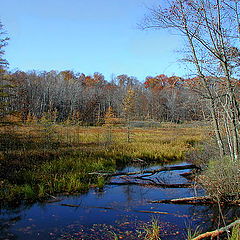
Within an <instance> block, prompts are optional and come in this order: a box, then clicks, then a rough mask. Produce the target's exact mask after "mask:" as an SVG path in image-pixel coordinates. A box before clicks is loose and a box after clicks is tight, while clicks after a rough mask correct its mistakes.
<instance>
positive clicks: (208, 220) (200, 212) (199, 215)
mask: <svg viewBox="0 0 240 240" xmlns="http://www.w3.org/2000/svg"><path fill="white" fill-rule="evenodd" d="M189 214H190V215H191V217H190V219H189V220H190V222H192V224H191V225H192V227H194V228H196V227H200V228H201V230H202V231H209V230H214V229H217V228H219V227H222V226H223V225H225V223H229V222H232V221H233V220H234V219H235V218H239V217H240V209H239V208H238V207H236V206H229V205H228V206H227V205H225V206H220V208H219V206H218V205H216V204H215V205H211V206H191V207H189ZM223 216H224V219H223Z"/></svg>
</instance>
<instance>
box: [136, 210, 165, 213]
mask: <svg viewBox="0 0 240 240" xmlns="http://www.w3.org/2000/svg"><path fill="white" fill-rule="evenodd" d="M135 212H141V213H155V214H170V213H168V212H159V211H148V210H135Z"/></svg>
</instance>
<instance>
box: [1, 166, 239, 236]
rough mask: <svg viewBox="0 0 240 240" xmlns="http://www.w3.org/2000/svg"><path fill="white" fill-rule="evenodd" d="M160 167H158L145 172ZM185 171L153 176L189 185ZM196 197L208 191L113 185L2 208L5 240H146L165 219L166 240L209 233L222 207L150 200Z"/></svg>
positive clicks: (231, 211) (229, 215)
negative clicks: (149, 228)
mask: <svg viewBox="0 0 240 240" xmlns="http://www.w3.org/2000/svg"><path fill="white" fill-rule="evenodd" d="M181 164H182V165H186V164H187V163H181ZM177 165H180V164H179V163H178V164H177ZM171 166H174V165H171ZM159 167H161V166H159V165H155V166H148V167H147V168H146V167H144V169H155V168H159ZM142 169H143V167H139V166H128V167H125V168H123V169H121V170H119V171H123V172H128V171H129V172H132V171H139V170H142ZM185 172H189V170H177V171H166V172H160V173H158V174H155V175H154V176H153V177H154V178H155V179H157V180H158V182H164V183H171V184H172V183H180V184H182V183H189V180H187V179H186V178H184V177H182V176H181V175H180V174H181V173H185ZM111 181H112V182H121V181H123V179H122V178H121V177H115V178H113V179H112V180H111ZM124 181H125V182H126V179H124ZM196 195H197V196H202V195H204V191H203V190H202V189H199V188H159V187H156V186H155V187H154V186H151V185H132V184H131V185H128V184H126V185H110V184H109V185H105V187H104V189H102V190H98V189H90V191H89V192H88V193H86V194H83V195H75V196H59V198H60V199H61V201H58V202H51V203H49V202H48V203H47V202H46V203H35V204H32V205H22V206H20V207H17V208H8V209H1V212H0V239H5V240H6V239H9V240H10V239H20V240H28V239H44V240H48V239H144V235H143V234H142V233H143V228H144V227H145V226H146V224H147V223H148V222H150V221H151V219H152V218H153V217H154V218H157V219H158V221H159V225H160V234H161V239H163V240H165V239H166V240H170V239H171V240H173V239H179V240H181V239H186V236H187V230H188V229H190V228H191V229H196V228H199V229H201V230H202V231H206V230H208V229H214V228H216V227H217V226H218V225H219V224H221V223H220V219H221V218H220V217H219V216H220V214H219V208H218V206H199V205H198V206H196V205H183V204H181V205H177V204H163V203H149V201H152V200H162V199H172V198H181V197H191V196H196ZM221 211H222V213H223V215H224V216H225V220H226V221H228V219H229V220H232V219H233V218H234V217H236V216H240V212H239V210H238V209H237V208H231V207H225V208H222V209H221ZM115 236H118V238H115Z"/></svg>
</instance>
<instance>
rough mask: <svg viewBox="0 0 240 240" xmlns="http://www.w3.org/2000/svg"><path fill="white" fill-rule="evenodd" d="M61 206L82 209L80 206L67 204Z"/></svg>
mask: <svg viewBox="0 0 240 240" xmlns="http://www.w3.org/2000/svg"><path fill="white" fill-rule="evenodd" d="M59 205H60V206H64V207H80V205H75V204H67V203H61V204H59Z"/></svg>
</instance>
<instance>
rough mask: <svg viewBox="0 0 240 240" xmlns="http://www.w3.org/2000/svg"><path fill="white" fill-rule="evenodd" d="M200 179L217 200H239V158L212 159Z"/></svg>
mask: <svg viewBox="0 0 240 240" xmlns="http://www.w3.org/2000/svg"><path fill="white" fill-rule="evenodd" d="M198 181H199V182H200V183H201V184H202V186H203V187H204V189H205V190H206V191H207V193H208V194H209V195H210V196H212V197H213V198H215V199H216V200H221V201H232V200H238V199H239V198H240V165H239V160H238V161H232V160H231V159H230V157H224V158H222V159H215V160H211V161H210V162H209V165H208V168H207V170H206V171H204V172H203V174H201V175H200V176H199V178H198Z"/></svg>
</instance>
